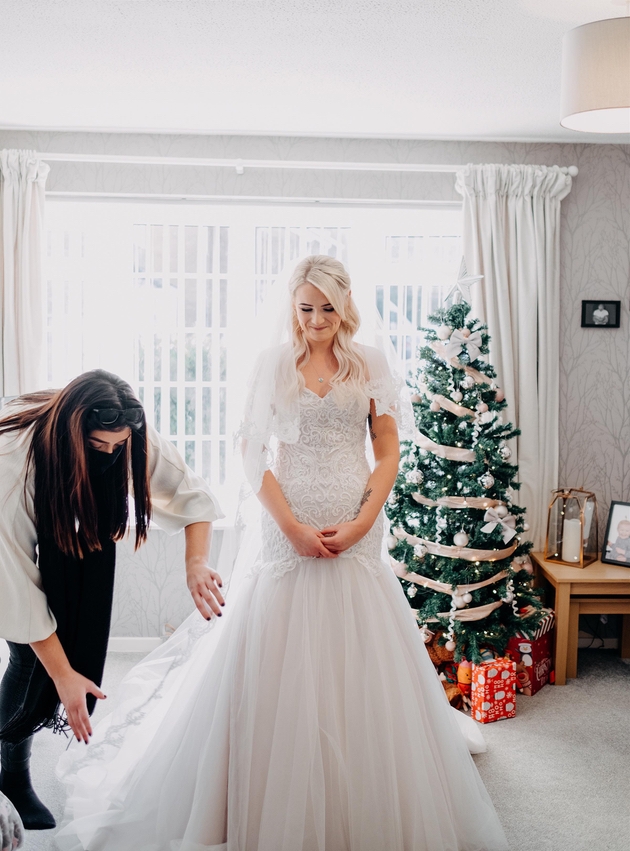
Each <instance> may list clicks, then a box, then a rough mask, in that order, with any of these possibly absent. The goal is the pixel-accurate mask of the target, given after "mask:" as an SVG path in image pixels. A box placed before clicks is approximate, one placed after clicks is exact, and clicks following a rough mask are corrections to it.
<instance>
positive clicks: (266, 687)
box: [57, 390, 507, 851]
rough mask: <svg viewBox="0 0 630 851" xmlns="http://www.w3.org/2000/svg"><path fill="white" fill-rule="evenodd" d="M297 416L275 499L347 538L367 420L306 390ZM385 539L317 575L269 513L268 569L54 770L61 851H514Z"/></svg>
mask: <svg viewBox="0 0 630 851" xmlns="http://www.w3.org/2000/svg"><path fill="white" fill-rule="evenodd" d="M299 406H300V421H299V422H300V424H299V429H300V431H299V439H298V440H297V441H296V442H295V443H292V444H280V446H279V449H278V453H277V458H276V464H275V473H276V476H277V478H278V481H279V482H280V485H281V487H282V489H283V492H284V494H285V496H286V498H287V500H288V502H289V505H290V506H291V508H292V510H293V512H294V514H295V516H296V517H297V518H298V519H299V520H300V521H303V522H305V523H309V524H312V525H313V526H315V527H317V528H323V527H324V526H327V525H330V524H333V523H338V522H342V521H345V520H351V519H352V518H353V517H354V516H356V514H357V512H358V509H359V506H360V502H361V497H362V495H363V493H364V490H365V486H366V482H367V480H368V478H369V475H370V467H369V464H368V461H367V459H366V455H365V437H366V413H367V411H366V410H365V407H364V406H363V405H361V404H360V403H359V402H358V401H355V402H353V403H351V404H348V405H345V406H342V407H339V405H338V404H337V402H336V401H335V397H334V395H333V394H332V393H329V394H328V395H327V396H325V397H323V398H320V397H319V396H317V395H316V394H314V393H312V392H311V391H309V390H305V391H303V392H302V394H301V396H300V399H299ZM382 524H383V518H382V516H381V518H379V520H378V521H377V522H376V523H375V524H374V526H373V528H372V529H371V531H370V532H369V533H368V534H367V535H366V536H365V537H364V538H363V539H362V540H361V541H359V542H358V543H357V544H355V545H354V546H353V547H352V548H351V549H349V550H348V551H347V552H344V553H342V554H341V555H340V556H339V558H337V559H314V558H302V557H299V556H297V555H296V554H295V551H294V550H293V548H292V546H291V544H290V543H289V541H288V540H287V539H286V538H285V537H284V536H283V535H282V533H281V532H280V530H279V529H278V527H277V526H276V524H275V523H274V522H273V520H272V519H271V517H270V516H269V515H267V514H266V513H265V514H264V515H263V537H262V551H261V557H260V559H259V560H258V563H257V564H256V566H255V568H254V569H253V570H251V572H250V575H249V577H248V578H247V579H246V580H244V581H243V582H242V583H241V585H240V588H239V590H238V596H237V598H236V600H234V599H233V598H232V599H230V600H229V602H228V605H227V606H226V617H225V618H223V622H217V625H216V626H214V627H213V628H212V629H208V628H207V624H205V622H204V621H203V619H202V618H201V617H200V616H199V615H197V614H196V613H195V614H194V615H192V616H191V618H189V620H188V621H187V622H186V623H185V624H183V625H182V627H180V629H179V630H178V631H177V632H176V633H175V635H174V636H173V638H171V639H170V640H169V641H168V642H166V644H165V645H164V646H163V647H161V648H160V649H159V650H157V651H156V652H155V653H153V654H151V655H150V656H149V657H148V658H147V659H146V660H145V661H143V662H142V663H141V664H140V665H139V666H137V667H136V668H135V669H134V670H133V671H132V672H131V674H130V675H129V676H128V677H127V678H126V680H125V681H124V682H123V685H122V686H121V693H122V696H123V697H122V702H121V704H120V706H119V707H118V709H117V710H116V711H115V712H114V714H113V715H112V716H110V717H109V719H106V721H104V722H103V723H102V724H101V725H99V727H98V728H97V729H96V731H95V735H94V738H93V741H92V742H91V743H90V745H89V747H88V748H85V746H80V745H77V746H75V747H74V748H73V749H71V750H70V752H69V753H68V754H67V755H66V757H65V758H64V760H62V764H61V766H60V773H61V776H62V779H63V780H64V781H65V782H66V783H67V784H68V787H69V800H68V811H67V817H68V818H69V819H71V820H70V821H69V823H68V822H67V823H66V824H65V826H63V827H62V829H61V831H60V833H59V835H58V837H57V842H58V844H59V846H60V847H61V848H62V849H73V851H74V849H89V851H505V849H507V841H506V839H505V836H504V833H503V830H502V828H501V826H500V824H499V821H498V818H497V815H496V813H495V811H494V808H493V806H492V803H491V801H490V799H489V797H488V794H487V792H486V790H485V788H484V786H483V783H482V781H481V779H480V777H479V775H478V773H477V770H476V768H475V766H474V763H473V760H472V758H471V756H470V754H469V751H468V747H467V744H466V740H465V738H464V736H463V735H462V733H461V731H460V728H459V726H458V724H457V722H456V720H455V716H456V715H457V713H455V712H454V711H453V710H451V708H450V707H449V705H448V702H447V700H446V697H445V695H444V690H443V688H442V686H441V684H440V682H439V680H438V678H437V676H436V674H435V671H434V668H433V665H432V663H431V661H430V660H429V657H428V654H427V652H426V649H425V647H424V645H423V643H422V640H421V638H420V636H419V631H418V628H417V625H416V623H415V621H414V617H413V614H412V612H411V610H410V608H409V606H408V604H407V601H406V599H405V597H404V594H403V592H402V590H401V587H400V585H399V583H398V580H397V579H396V577H395V576H394V574H393V573H392V571H391V570H390V568H389V566H388V565H387V563H386V562H385V561H384V560H383V558H382V556H381V545H382V537H383V528H382ZM459 714H460V715H461V713H459ZM464 720H468V723H469V724H471V725H472V726H474V722H471V721H469V719H464Z"/></svg>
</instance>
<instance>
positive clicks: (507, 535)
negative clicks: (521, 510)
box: [481, 508, 516, 544]
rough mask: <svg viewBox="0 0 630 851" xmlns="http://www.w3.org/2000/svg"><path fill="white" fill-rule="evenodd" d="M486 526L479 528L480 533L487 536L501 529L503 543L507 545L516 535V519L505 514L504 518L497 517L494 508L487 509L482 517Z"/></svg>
mask: <svg viewBox="0 0 630 851" xmlns="http://www.w3.org/2000/svg"><path fill="white" fill-rule="evenodd" d="M483 519H484V520H485V521H486V525H485V526H482V527H481V531H482V532H485V533H486V534H487V535H489V534H490V533H491V532H494V530H495V529H496V528H497V526H502V527H503V543H504V544H507V543H508V542H509V541H511V540H512V538H513V537H514V535H516V528H515V527H516V517H514V515H512V514H506V516H505V517H499V515H498V514H497V512H496V511H495V509H494V508H489V509H488V510H487V511H486V513H485V514H484V516H483Z"/></svg>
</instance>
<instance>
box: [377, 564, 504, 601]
mask: <svg viewBox="0 0 630 851" xmlns="http://www.w3.org/2000/svg"><path fill="white" fill-rule="evenodd" d="M390 562H391V565H392V568H393V571H394V573H395V574H396V576H398V577H400V579H404V580H405V581H406V582H414V583H415V584H416V585H422V586H423V587H424V588H431V589H432V590H433V591H439V592H440V593H441V594H451V595H452V596H453V595H454V596H456V597H457V596H459V597H462V596H463V595H464V594H470V593H471V592H472V591H478V590H479V589H480V588H485V587H486V586H487V585H494V584H495V583H496V582H500V580H501V579H505V577H506V576H507V575H508V573H507V571H506V570H501V571H499V573H495V574H494V576H491V577H490V578H489V579H484V580H483V581H482V582H473V583H472V584H471V585H456V586H455V588H453V586H452V585H447V583H446V582H438V580H437V579H429V577H428V576H421V575H420V574H419V573H412V572H410V571H409V568H408V567H407V565H406V564H405V563H404V562H402V561H396V559H395V558H392V557H391V556H390Z"/></svg>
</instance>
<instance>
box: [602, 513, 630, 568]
mask: <svg viewBox="0 0 630 851" xmlns="http://www.w3.org/2000/svg"><path fill="white" fill-rule="evenodd" d="M620 527H621V529H620ZM620 532H621V534H620ZM602 561H603V562H605V563H606V564H618V565H620V566H621V567H630V502H618V501H616V500H613V502H611V503H610V512H609V514H608V523H607V524H606V534H605V535H604V545H603V547H602Z"/></svg>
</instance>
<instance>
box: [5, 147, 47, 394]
mask: <svg viewBox="0 0 630 851" xmlns="http://www.w3.org/2000/svg"><path fill="white" fill-rule="evenodd" d="M48 172H49V166H48V165H46V163H43V162H41V161H40V159H39V157H38V156H37V154H36V153H35V152H34V151H11V150H3V151H0V297H1V299H0V337H1V340H2V348H1V351H0V396H18V395H20V394H21V393H27V392H29V391H33V390H39V389H41V387H42V385H43V372H42V356H43V351H44V345H43V344H44V334H45V326H44V291H43V282H42V234H43V227H44V196H45V185H46V178H47V176H48Z"/></svg>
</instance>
